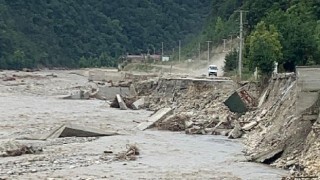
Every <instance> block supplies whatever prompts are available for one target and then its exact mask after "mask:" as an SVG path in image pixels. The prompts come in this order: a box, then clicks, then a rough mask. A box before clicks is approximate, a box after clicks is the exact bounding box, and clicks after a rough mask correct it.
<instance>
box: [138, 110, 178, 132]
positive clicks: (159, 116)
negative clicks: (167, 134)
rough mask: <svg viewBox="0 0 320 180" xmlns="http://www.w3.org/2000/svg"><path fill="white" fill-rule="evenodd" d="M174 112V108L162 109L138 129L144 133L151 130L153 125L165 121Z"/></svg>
mask: <svg viewBox="0 0 320 180" xmlns="http://www.w3.org/2000/svg"><path fill="white" fill-rule="evenodd" d="M172 111H173V109H172V108H162V109H159V110H158V111H157V112H156V113H155V114H153V115H152V116H151V117H149V118H148V120H147V121H146V122H143V123H140V124H139V125H138V126H137V128H138V129H139V130H141V131H144V130H146V129H148V128H150V127H151V126H152V125H154V124H155V123H157V122H159V121H161V120H163V119H164V118H166V116H168V115H169V114H171V113H172Z"/></svg>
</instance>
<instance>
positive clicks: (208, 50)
mask: <svg viewBox="0 0 320 180" xmlns="http://www.w3.org/2000/svg"><path fill="white" fill-rule="evenodd" d="M211 42H212V41H207V43H208V65H209V62H210V43H211Z"/></svg>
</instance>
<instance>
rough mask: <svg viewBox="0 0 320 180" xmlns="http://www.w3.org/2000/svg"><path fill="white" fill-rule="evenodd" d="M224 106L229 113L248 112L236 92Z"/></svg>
mask: <svg viewBox="0 0 320 180" xmlns="http://www.w3.org/2000/svg"><path fill="white" fill-rule="evenodd" d="M224 104H225V105H226V106H228V108H229V109H230V111H231V112H235V113H244V112H247V111H248V108H247V106H246V104H245V103H244V102H243V101H242V99H241V97H240V96H239V94H238V92H234V93H233V94H232V95H231V96H230V97H229V98H228V99H227V100H226V101H225V102H224Z"/></svg>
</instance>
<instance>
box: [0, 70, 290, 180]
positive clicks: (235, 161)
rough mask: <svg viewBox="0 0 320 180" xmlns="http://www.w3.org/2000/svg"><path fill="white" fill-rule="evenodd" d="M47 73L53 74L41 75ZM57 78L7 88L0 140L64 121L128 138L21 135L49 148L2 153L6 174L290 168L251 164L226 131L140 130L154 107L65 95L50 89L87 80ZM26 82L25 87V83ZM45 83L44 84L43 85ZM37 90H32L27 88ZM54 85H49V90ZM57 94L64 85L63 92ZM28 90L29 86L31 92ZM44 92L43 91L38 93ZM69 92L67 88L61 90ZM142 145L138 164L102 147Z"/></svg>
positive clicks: (171, 174) (184, 175)
mask: <svg viewBox="0 0 320 180" xmlns="http://www.w3.org/2000/svg"><path fill="white" fill-rule="evenodd" d="M41 73H44V74H45V73H47V72H41ZM55 73H56V74H57V75H58V78H57V79H55V80H52V79H44V80H36V82H38V83H39V82H41V84H42V85H41V87H39V88H44V87H45V89H47V91H46V93H42V90H39V88H38V87H37V86H36V85H34V86H32V87H33V88H34V92H38V93H25V92H26V91H25V88H27V86H28V83H31V84H32V83H34V81H35V80H30V81H27V80H26V81H25V82H27V84H26V85H20V87H15V88H12V87H10V88H11V89H8V86H6V85H4V84H2V85H0V138H1V140H0V141H1V142H2V141H6V140H8V139H15V138H23V137H30V136H32V135H39V134H44V133H47V132H48V131H50V130H52V129H53V128H55V127H57V126H59V125H61V124H62V123H70V122H71V123H73V124H78V125H84V126H90V127H97V128H102V129H109V130H112V131H118V132H119V133H120V134H121V135H117V136H108V137H101V138H75V137H72V138H59V139H52V140H47V141H33V140H20V142H21V143H27V144H33V145H37V146H41V147H43V152H42V153H40V154H33V155H22V156H18V157H6V158H0V179H1V178H3V179H219V180H220V179H252V180H256V179H266V180H270V179H280V178H281V177H282V176H284V175H287V174H288V172H287V171H283V170H279V169H274V168H272V167H269V166H265V165H262V164H255V163H249V162H246V159H245V157H244V155H243V153H242V152H241V151H242V148H243V145H242V143H241V140H229V139H226V138H225V137H222V136H193V135H186V134H185V133H173V132H166V131H157V130H147V131H139V130H136V129H135V127H136V126H137V124H138V123H139V122H140V121H143V120H145V119H146V118H147V117H148V116H149V115H150V114H151V113H152V112H149V111H144V110H141V111H131V110H128V111H121V110H118V109H112V108H109V107H108V104H107V103H106V102H104V101H99V100H63V99H59V98H58V96H57V95H61V94H63V93H59V92H51V91H50V89H52V88H56V89H59V88H57V86H60V87H61V88H60V89H59V91H60V90H61V89H63V88H62V87H64V88H65V89H64V90H63V92H65V91H66V90H69V89H68V88H70V87H71V85H72V84H74V85H76V84H81V83H84V82H86V77H82V76H78V75H74V74H73V75H70V74H69V73H68V72H67V71H57V72H55ZM24 86H25V87H24ZM37 88H38V89H37ZM28 89H29V90H30V87H29V88H28ZM48 89H49V90H48ZM57 91H58V90H57ZM28 92H29V91H28ZM39 92H40V93H39ZM61 92H62V90H61ZM127 144H136V145H137V146H138V147H139V149H140V155H139V156H138V158H137V160H136V161H105V160H103V159H101V158H100V157H101V156H102V154H103V152H104V151H106V150H108V151H113V152H114V153H116V152H120V151H123V150H125V148H126V145H127Z"/></svg>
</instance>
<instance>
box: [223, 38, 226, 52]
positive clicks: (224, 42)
mask: <svg viewBox="0 0 320 180" xmlns="http://www.w3.org/2000/svg"><path fill="white" fill-rule="evenodd" d="M225 51H226V39H223V52H225Z"/></svg>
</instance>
